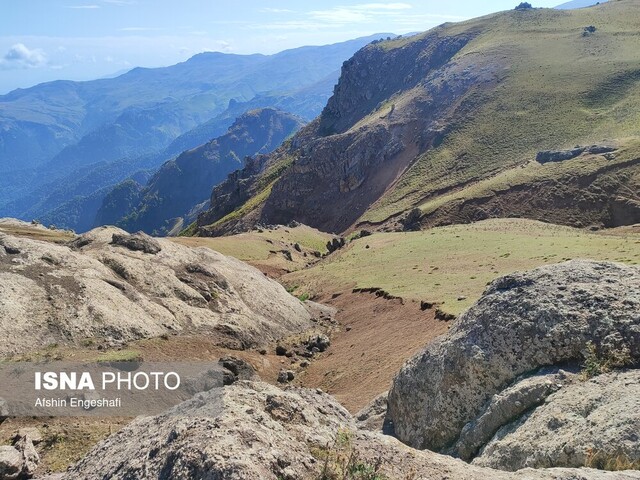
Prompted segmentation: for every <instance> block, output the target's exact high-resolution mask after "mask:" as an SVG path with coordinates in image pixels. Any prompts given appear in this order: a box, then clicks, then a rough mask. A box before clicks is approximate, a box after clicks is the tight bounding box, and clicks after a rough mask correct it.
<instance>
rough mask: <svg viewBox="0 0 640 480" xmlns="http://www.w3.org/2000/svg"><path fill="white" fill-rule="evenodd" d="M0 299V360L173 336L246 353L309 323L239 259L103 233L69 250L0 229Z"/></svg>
mask: <svg viewBox="0 0 640 480" xmlns="http://www.w3.org/2000/svg"><path fill="white" fill-rule="evenodd" d="M2 247H5V248H2ZM8 251H13V252H19V253H14V254H9V253H7V252H8ZM0 299H2V301H1V302H0V328H1V329H2V335H3V341H2V342H0V355H8V354H12V353H20V352H24V351H28V350H29V349H34V348H42V347H44V346H46V345H49V344H64V343H79V342H82V341H85V340H86V339H89V338H101V339H106V341H107V342H120V343H124V342H128V341H132V340H136V339H140V338H147V337H154V336H160V335H163V334H171V333H180V332H189V333H191V334H193V333H207V334H217V335H218V336H219V337H220V338H222V339H223V340H222V341H224V342H225V344H226V345H228V346H230V347H231V348H246V347H248V346H254V345H255V346H257V345H263V344H266V343H268V342H270V341H274V340H276V339H278V338H281V337H283V336H286V335H290V334H293V333H299V332H301V331H303V330H306V329H307V328H309V326H310V325H311V321H310V314H309V312H308V311H307V309H306V308H305V307H304V305H302V304H301V302H299V301H298V300H297V299H296V298H294V297H292V296H291V295H290V294H288V293H287V292H286V291H285V289H284V288H283V287H282V286H280V285H279V284H278V283H276V282H274V281H272V280H269V279H268V278H266V277H265V276H264V275H263V274H262V273H260V272H259V271H258V270H256V269H255V268H253V267H250V266H248V265H246V264H245V263H243V262H240V261H238V260H235V259H233V258H230V257H225V256H224V255H221V254H219V253H217V252H214V251H212V250H209V249H206V248H195V249H192V248H189V247H185V246H182V245H178V244H175V243H173V242H171V241H169V240H165V239H153V238H151V237H148V236H146V235H141V234H136V235H128V234H126V232H124V231H122V230H119V229H116V228H111V227H104V228H98V229H95V230H92V231H91V232H88V233H86V234H84V235H82V236H80V237H77V238H76V239H75V240H74V241H73V242H71V243H70V244H69V245H67V246H64V245H55V244H52V243H47V242H40V241H36V240H31V239H27V238H21V237H16V236H12V235H8V234H3V233H0Z"/></svg>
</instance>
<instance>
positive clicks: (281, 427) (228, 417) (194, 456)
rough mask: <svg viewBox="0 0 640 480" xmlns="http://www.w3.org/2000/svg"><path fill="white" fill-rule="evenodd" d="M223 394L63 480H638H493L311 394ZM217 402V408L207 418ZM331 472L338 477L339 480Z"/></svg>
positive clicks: (596, 476)
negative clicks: (360, 422)
mask: <svg viewBox="0 0 640 480" xmlns="http://www.w3.org/2000/svg"><path fill="white" fill-rule="evenodd" d="M223 390H224V393H223V394H222V395H223V398H222V399H218V400H216V398H215V396H216V395H219V392H217V393H207V394H200V395H199V396H198V397H196V398H194V399H192V400H190V401H188V402H186V403H184V404H182V405H179V406H177V407H175V409H174V410H173V411H171V412H168V413H167V414H164V415H160V416H158V417H152V418H139V419H137V420H135V421H134V422H133V423H132V424H130V425H129V426H127V427H125V428H124V429H123V430H121V431H120V432H118V433H116V434H114V435H113V436H111V437H109V438H107V439H106V440H105V441H103V442H102V443H101V444H99V445H98V446H96V447H95V448H94V449H93V450H92V451H91V452H90V453H89V454H88V455H87V456H86V457H85V458H84V459H83V460H82V461H80V462H79V463H78V464H77V465H75V466H74V467H73V468H72V469H71V470H69V471H68V472H66V473H65V476H64V478H65V480H80V479H81V480H103V479H106V478H108V479H111V480H124V479H134V478H135V479H137V480H147V479H154V480H156V479H179V480H203V479H210V480H214V479H224V480H240V479H242V480H281V479H286V480H300V479H314V478H343V476H342V475H343V474H344V467H345V466H346V465H347V463H345V462H349V460H350V461H351V463H350V465H351V466H352V467H353V470H354V471H360V472H366V471H368V472H369V475H370V476H367V477H365V476H364V474H363V475H362V476H361V477H356V476H354V477H353V478H389V479H404V478H415V479H419V478H420V479H444V478H450V479H453V478H455V479H462V480H486V479H488V478H490V479H492V480H515V479H522V480H525V479H526V480H542V479H547V480H551V479H554V480H576V479H580V480H600V479H602V480H622V479H636V480H637V479H640V472H626V473H610V472H599V471H596V470H590V469H580V470H577V469H553V470H531V469H525V470H521V471H519V472H516V473H510V472H501V471H497V470H492V469H488V468H483V467H478V466H475V465H469V464H466V463H464V462H462V461H460V460H457V459H453V458H451V457H448V456H445V455H440V454H437V453H434V452H430V451H417V450H413V449H411V448H409V447H407V446H406V445H403V444H402V443H400V442H399V441H397V440H396V439H395V438H393V437H390V436H384V435H382V434H379V433H372V432H365V431H359V430H358V429H357V425H356V422H355V420H354V418H353V417H351V415H350V414H349V413H348V412H347V411H346V410H345V409H344V408H343V407H342V406H340V404H339V403H337V402H336V400H335V399H333V398H332V397H331V396H329V395H327V394H325V393H322V392H321V391H318V390H307V389H300V388H292V387H289V388H287V389H285V390H281V389H279V388H277V387H275V386H272V385H267V384H264V383H252V382H246V381H239V382H237V383H235V384H234V385H232V386H229V387H225V388H224V389H223ZM220 400H222V402H223V403H224V408H222V409H221V410H220V409H219V408H217V407H216V408H212V409H211V408H208V407H209V404H210V402H213V403H214V404H216V403H219V402H220ZM336 468H338V469H340V468H342V469H343V470H342V474H341V475H340V476H338V475H337V473H338V472H337V471H336ZM325 469H328V470H327V472H326V474H323V473H322V472H323V470H325ZM374 470H377V473H376V476H375V477H374V476H373V473H372V472H373V471H374ZM332 473H335V474H336V476H332Z"/></svg>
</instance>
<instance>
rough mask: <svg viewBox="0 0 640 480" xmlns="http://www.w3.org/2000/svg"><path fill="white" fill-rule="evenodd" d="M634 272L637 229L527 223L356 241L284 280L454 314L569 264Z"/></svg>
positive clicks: (639, 248) (639, 253)
mask: <svg viewBox="0 0 640 480" xmlns="http://www.w3.org/2000/svg"><path fill="white" fill-rule="evenodd" d="M580 258H585V259H594V260H609V261H616V262H623V263H628V264H631V265H639V264H640V228H635V229H626V230H622V231H619V232H618V231H616V230H611V231H608V232H606V233H601V232H595V233H593V232H585V231H583V230H579V229H574V228H570V227H562V226H556V225H550V224H545V223H541V222H537V221H532V220H518V219H494V220H487V221H483V222H479V223H474V224H469V225H455V226H449V227H441V228H434V229H432V230H429V231H423V232H402V233H400V232H399V233H377V234H374V235H372V236H370V237H365V238H361V239H359V240H356V241H354V242H352V243H351V244H349V245H348V246H347V247H346V248H344V249H342V250H339V251H338V252H337V253H334V254H333V255H331V256H330V257H328V258H327V260H325V261H323V262H322V263H320V264H318V265H316V266H313V267H312V268H310V269H307V270H304V271H300V272H296V273H292V274H290V275H287V276H285V277H284V278H283V280H284V281H285V282H286V283H287V284H289V285H297V286H299V288H298V290H297V291H296V293H299V294H301V293H309V294H311V295H314V294H317V293H325V294H326V293H327V292H328V291H330V292H340V291H344V290H345V289H348V288H356V287H357V288H372V287H377V288H381V289H383V290H386V291H387V292H389V293H390V294H391V295H395V296H400V297H403V298H406V299H412V300H419V301H428V302H434V303H441V304H442V305H441V307H440V308H441V309H442V310H444V311H445V312H448V313H452V314H458V313H460V312H461V311H463V310H464V309H465V308H467V307H469V306H470V305H471V304H473V303H474V302H475V301H476V300H477V299H478V298H479V297H480V295H481V294H482V292H483V290H484V289H485V286H486V285H487V283H488V282H490V281H492V280H494V279H495V278H497V277H500V276H502V275H506V274H509V273H513V272H515V271H522V270H529V269H531V268H535V267H538V266H541V265H545V264H550V263H558V262H562V261H566V260H571V259H580Z"/></svg>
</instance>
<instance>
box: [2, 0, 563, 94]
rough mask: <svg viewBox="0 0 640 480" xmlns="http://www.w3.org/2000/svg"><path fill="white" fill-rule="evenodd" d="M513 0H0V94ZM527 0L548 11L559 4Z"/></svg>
mask: <svg viewBox="0 0 640 480" xmlns="http://www.w3.org/2000/svg"><path fill="white" fill-rule="evenodd" d="M518 1H519V0H487V1H477V0H447V1H443V0H406V1H391V2H385V1H367V0H361V1H357V0H356V1H353V0H323V1H321V2H319V1H318V2H315V1H301V0H299V1H293V0H275V1H267V0H235V1H229V0H224V1H222V0H208V1H206V0H0V94H2V93H6V92H8V91H10V90H12V89H14V88H18V87H28V86H31V85H34V84H36V83H40V82H43V81H49V80H55V79H72V80H87V79H93V78H99V77H103V76H107V75H111V74H114V73H116V72H121V71H124V70H127V69H129V68H132V67H134V66H145V67H156V66H164V65H171V64H174V63H177V62H180V61H184V60H186V59H187V58H189V57H191V56H192V55H194V54H196V53H199V52H203V51H221V52H229V53H239V54H246V53H266V54H269V53H275V52H278V51H281V50H285V49H287V48H294V47H298V46H302V45H323V44H327V43H335V42H339V41H343V40H348V39H351V38H355V37H360V36H365V35H370V34H373V33H381V32H393V33H397V34H404V33H408V32H416V31H424V30H428V29H429V28H432V27H434V26H436V25H439V24H441V23H444V22H449V21H460V20H464V19H467V18H472V17H476V16H479V15H483V14H487V13H491V12H495V11H499V10H507V9H511V8H513V7H514V6H515V5H516V3H518ZM531 3H532V4H533V5H534V6H535V7H552V6H555V5H557V4H558V3H561V0H539V1H532V2H531Z"/></svg>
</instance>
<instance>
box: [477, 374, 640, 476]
mask: <svg viewBox="0 0 640 480" xmlns="http://www.w3.org/2000/svg"><path fill="white" fill-rule="evenodd" d="M512 418H518V417H516V416H514V417H512ZM473 463H474V464H477V465H482V466H486V467H493V468H499V469H501V470H517V469H521V468H526V467H531V468H547V467H554V466H558V465H561V466H567V467H581V466H583V465H590V466H593V467H594V468H603V469H605V468H606V469H613V468H616V467H617V468H620V466H626V467H635V468H636V469H638V468H640V371H639V370H630V371H626V372H616V373H610V374H604V375H600V376H597V377H595V378H592V379H590V380H588V381H576V382H573V383H571V384H569V385H567V386H565V387H564V388H561V389H560V390H559V391H558V392H557V393H555V394H553V395H551V396H550V397H548V398H547V400H546V402H545V403H544V404H542V405H541V406H539V407H538V408H536V409H535V410H534V411H532V412H531V413H530V414H527V415H524V416H522V417H520V418H518V420H516V421H514V422H513V423H512V424H508V425H506V426H505V427H503V428H502V429H501V430H499V431H498V432H497V434H496V435H495V437H494V438H493V439H492V440H491V441H490V442H488V443H487V445H486V446H485V447H484V448H483V450H482V452H481V453H480V455H479V456H478V457H477V458H476V459H475V460H474V461H473Z"/></svg>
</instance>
